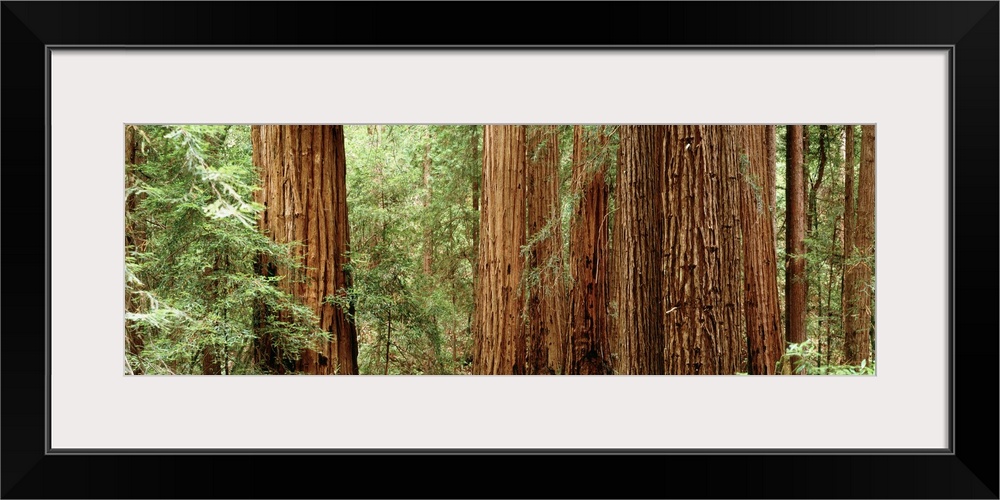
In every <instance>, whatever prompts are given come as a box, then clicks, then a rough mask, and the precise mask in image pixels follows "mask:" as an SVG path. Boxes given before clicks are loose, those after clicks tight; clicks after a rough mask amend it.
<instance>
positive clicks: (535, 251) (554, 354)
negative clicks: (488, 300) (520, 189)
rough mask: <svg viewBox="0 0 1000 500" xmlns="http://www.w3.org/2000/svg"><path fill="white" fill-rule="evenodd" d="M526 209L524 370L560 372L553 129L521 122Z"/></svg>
mask: <svg viewBox="0 0 1000 500" xmlns="http://www.w3.org/2000/svg"><path fill="white" fill-rule="evenodd" d="M526 134H527V141H528V145H527V150H526V153H527V158H526V165H525V168H526V177H527V194H526V210H527V213H528V237H529V238H530V241H531V242H533V244H532V247H531V249H530V251H529V253H528V266H529V269H530V270H531V272H532V273H536V274H537V280H535V279H532V282H531V283H529V285H530V286H529V288H528V314H527V317H528V325H527V342H528V353H527V356H528V358H527V363H528V373H529V374H531V375H537V374H547V375H551V374H561V373H564V371H565V369H564V366H563V356H564V352H565V350H566V344H567V340H566V336H565V333H566V328H565V326H566V325H565V319H566V316H565V309H566V308H565V306H564V302H565V295H564V293H563V284H562V280H563V276H562V268H563V261H562V247H563V244H562V224H561V220H562V219H561V216H560V208H561V207H560V200H559V129H558V128H557V127H556V126H554V125H545V126H529V127H527V131H526Z"/></svg>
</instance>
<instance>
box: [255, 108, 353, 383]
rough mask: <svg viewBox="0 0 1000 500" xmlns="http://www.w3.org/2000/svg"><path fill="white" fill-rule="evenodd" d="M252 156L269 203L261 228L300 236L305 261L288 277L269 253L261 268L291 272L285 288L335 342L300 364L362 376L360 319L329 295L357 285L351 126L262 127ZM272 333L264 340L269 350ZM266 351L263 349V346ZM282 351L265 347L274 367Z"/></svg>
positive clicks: (306, 369) (299, 252)
mask: <svg viewBox="0 0 1000 500" xmlns="http://www.w3.org/2000/svg"><path fill="white" fill-rule="evenodd" d="M251 138H252V140H253V146H254V153H253V158H254V162H255V164H256V166H257V167H258V169H259V171H260V174H261V185H262V186H263V189H261V190H260V191H258V193H257V201H258V202H260V203H262V204H263V205H264V206H265V210H264V214H263V218H262V219H261V228H262V229H263V230H264V232H265V233H266V234H267V235H268V236H270V237H271V238H272V239H273V240H274V241H276V242H278V243H288V242H292V241H297V242H300V243H301V245H298V246H296V247H295V250H294V252H295V254H294V256H295V257H296V258H297V259H299V260H300V261H301V262H302V264H303V265H304V266H305V267H304V268H303V269H301V270H299V271H298V272H296V273H294V275H289V274H290V270H287V269H281V268H277V269H274V268H273V265H271V264H270V263H268V262H267V261H266V260H265V259H262V260H261V262H259V263H258V269H259V270H261V272H262V273H268V274H271V273H272V272H274V273H277V274H278V275H283V276H287V277H288V278H286V279H284V280H282V281H281V285H280V286H281V288H282V289H283V290H284V291H286V292H288V293H290V294H292V295H294V296H295V297H297V298H299V299H300V300H301V301H302V302H303V303H304V304H306V305H308V306H310V307H311V308H312V309H313V311H314V312H315V313H316V315H317V316H318V318H319V325H318V326H319V328H321V329H322V330H324V331H326V332H327V333H329V334H330V337H331V339H330V341H329V342H325V343H324V344H323V345H319V346H316V347H315V348H314V349H307V350H305V351H303V352H302V353H300V355H301V357H300V359H299V360H298V362H297V364H296V370H297V371H299V372H302V373H308V374H341V375H344V374H348V375H349V374H357V373H358V361H357V360H358V340H357V331H356V329H355V325H354V323H353V322H352V321H351V320H350V319H349V315H348V314H346V313H345V312H344V311H343V310H342V309H341V308H339V307H336V306H334V305H332V304H330V303H328V302H326V300H325V299H326V297H328V296H331V295H336V294H338V293H341V291H342V290H345V289H347V288H349V287H350V277H349V275H348V273H347V271H346V269H345V264H346V263H347V257H346V256H345V253H346V252H347V250H348V248H349V245H350V238H349V234H348V233H349V230H348V228H349V226H348V222H347V185H346V178H345V177H346V166H345V156H344V128H343V127H342V126H339V125H301V126H299V125H290V126H289V125H255V126H253V128H252V132H251ZM272 340H273V339H266V338H265V339H261V344H262V346H263V347H264V351H269V350H273V349H274V346H273V345H272ZM258 351H260V349H258ZM281 354H282V353H274V352H272V353H267V352H265V353H264V357H266V358H268V359H269V360H270V363H271V364H272V366H271V367H270V368H271V369H277V371H279V372H280V371H282V369H281V368H280V367H277V366H273V365H274V364H276V363H280V360H281Z"/></svg>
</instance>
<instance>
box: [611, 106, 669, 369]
mask: <svg viewBox="0 0 1000 500" xmlns="http://www.w3.org/2000/svg"><path fill="white" fill-rule="evenodd" d="M619 135H620V146H619V166H618V179H617V183H616V185H615V200H616V205H617V208H616V213H615V228H614V247H613V249H612V271H611V272H612V275H613V278H612V285H611V286H612V290H611V303H610V307H609V314H610V316H611V318H612V332H613V335H614V339H613V348H614V349H615V352H614V353H613V354H612V358H613V363H614V369H615V372H616V373H619V374H628V375H658V374H663V373H664V369H665V365H664V359H663V348H664V337H663V319H662V318H663V309H662V307H663V294H662V281H663V272H662V256H663V249H662V246H663V184H662V176H663V170H664V162H663V154H664V152H663V147H664V138H665V136H664V127H662V126H651V125H623V126H622V127H621V129H620V131H619Z"/></svg>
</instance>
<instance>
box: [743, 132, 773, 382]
mask: <svg viewBox="0 0 1000 500" xmlns="http://www.w3.org/2000/svg"><path fill="white" fill-rule="evenodd" d="M740 132H741V134H740V135H741V137H740V147H741V152H740V222H741V225H742V228H743V238H742V243H743V284H744V292H745V293H744V310H743V313H744V318H745V321H746V332H747V349H748V353H747V373H749V374H752V375H771V374H774V373H776V366H777V363H778V359H780V358H781V355H782V354H783V353H784V343H783V342H782V337H781V311H780V309H779V302H780V301H779V299H778V260H777V249H776V241H775V231H774V215H773V207H774V203H775V202H774V198H773V196H774V192H775V191H774V184H773V182H774V179H775V157H774V149H772V148H773V147H774V142H775V140H774V136H773V134H774V128H773V126H766V127H765V126H759V125H750V126H743V127H740Z"/></svg>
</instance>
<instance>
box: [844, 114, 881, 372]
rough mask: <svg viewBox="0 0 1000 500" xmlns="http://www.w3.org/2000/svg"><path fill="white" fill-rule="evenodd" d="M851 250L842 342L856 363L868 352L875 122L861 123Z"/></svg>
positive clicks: (873, 230)
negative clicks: (855, 209) (871, 123)
mask: <svg viewBox="0 0 1000 500" xmlns="http://www.w3.org/2000/svg"><path fill="white" fill-rule="evenodd" d="M854 231H855V234H854V252H853V254H852V256H851V258H850V259H849V260H848V267H849V271H848V275H849V277H848V280H847V281H848V282H849V283H850V285H851V288H852V289H851V292H850V293H851V296H852V298H853V299H854V300H853V301H851V302H848V304H847V306H846V307H847V308H848V324H847V325H846V334H845V337H846V338H845V342H844V354H845V358H846V362H847V363H848V364H852V365H859V364H861V362H862V361H864V360H867V359H869V357H870V355H871V337H870V335H869V332H870V330H871V325H872V299H873V293H872V287H871V283H872V279H873V273H874V270H873V269H872V267H871V263H872V262H873V260H874V256H875V126H874V125H862V126H861V168H860V170H859V172H858V199H857V212H856V221H855V227H854Z"/></svg>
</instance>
